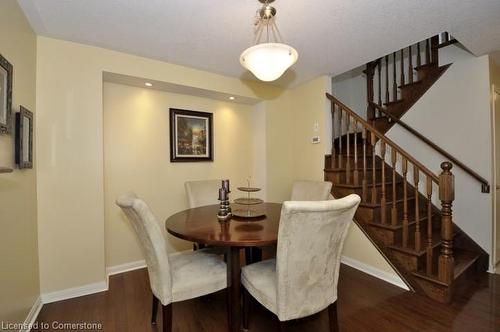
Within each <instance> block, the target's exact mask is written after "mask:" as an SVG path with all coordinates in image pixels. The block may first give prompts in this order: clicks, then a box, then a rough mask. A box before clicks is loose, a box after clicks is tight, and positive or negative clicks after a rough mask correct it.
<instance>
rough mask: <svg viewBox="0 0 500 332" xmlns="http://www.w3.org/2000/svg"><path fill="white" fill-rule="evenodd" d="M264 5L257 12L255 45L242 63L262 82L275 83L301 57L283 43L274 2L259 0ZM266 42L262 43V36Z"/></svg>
mask: <svg viewBox="0 0 500 332" xmlns="http://www.w3.org/2000/svg"><path fill="white" fill-rule="evenodd" d="M259 1H260V2H261V3H262V4H263V5H262V7H261V8H260V9H259V10H257V16H256V21H255V27H256V28H255V45H254V46H252V47H250V48H247V49H246V50H244V51H243V53H241V55H240V63H241V65H242V66H243V67H245V68H246V69H248V70H249V71H251V72H252V73H253V74H254V75H255V76H256V77H257V78H258V79H259V80H261V81H266V82H270V81H274V80H276V79H278V78H280V77H281V75H283V73H284V72H285V71H286V70H287V69H288V68H290V67H291V66H292V65H293V64H294V63H295V62H297V59H298V57H299V54H298V53H297V51H296V50H295V49H294V48H293V47H291V46H289V45H286V44H284V43H282V38H281V34H280V32H279V30H278V26H277V25H276V22H275V20H276V8H274V7H273V6H271V5H270V3H272V2H274V0H259ZM264 32H265V35H266V40H265V42H261V38H262V35H263V34H264Z"/></svg>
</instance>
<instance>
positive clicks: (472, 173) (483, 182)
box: [370, 101, 490, 193]
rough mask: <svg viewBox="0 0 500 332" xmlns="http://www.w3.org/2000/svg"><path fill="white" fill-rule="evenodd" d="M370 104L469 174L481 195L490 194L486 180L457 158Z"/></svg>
mask: <svg viewBox="0 0 500 332" xmlns="http://www.w3.org/2000/svg"><path fill="white" fill-rule="evenodd" d="M370 104H371V106H373V107H375V108H377V109H378V110H379V111H381V112H382V113H384V114H385V115H386V116H387V117H389V118H390V119H391V120H392V121H394V122H395V123H397V124H398V125H400V126H401V127H403V128H404V129H406V130H408V131H409V132H410V133H412V134H413V135H415V136H416V137H418V138H419V139H420V140H422V141H423V142H424V143H426V144H427V145H429V146H430V147H431V148H433V149H434V150H436V151H437V152H439V153H440V154H442V155H443V156H445V157H446V158H447V159H448V160H450V161H451V162H452V163H453V164H455V165H457V166H458V167H460V168H461V169H463V170H464V171H465V173H467V174H469V175H470V176H472V177H473V178H474V179H476V180H477V181H479V182H480V183H481V192H483V193H489V192H490V184H489V182H488V180H486V179H485V178H483V177H482V176H481V175H479V174H477V173H476V172H475V171H473V170H472V169H471V168H469V167H468V166H467V165H465V164H464V163H462V162H461V161H460V160H458V159H457V158H455V157H454V156H452V155H451V154H449V153H448V152H446V151H445V150H443V149H442V148H441V147H439V146H438V145H436V144H435V143H434V142H432V141H431V140H430V139H428V138H427V137H425V136H424V135H422V134H421V133H419V132H418V131H416V130H415V129H413V128H412V127H410V126H409V125H408V124H406V123H405V122H403V121H401V120H400V119H398V118H397V117H395V116H394V115H392V114H390V113H389V112H387V111H386V110H385V109H384V108H383V107H381V106H379V105H378V104H376V103H374V102H372V101H370Z"/></svg>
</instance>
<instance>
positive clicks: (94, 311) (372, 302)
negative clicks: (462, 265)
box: [33, 265, 500, 332]
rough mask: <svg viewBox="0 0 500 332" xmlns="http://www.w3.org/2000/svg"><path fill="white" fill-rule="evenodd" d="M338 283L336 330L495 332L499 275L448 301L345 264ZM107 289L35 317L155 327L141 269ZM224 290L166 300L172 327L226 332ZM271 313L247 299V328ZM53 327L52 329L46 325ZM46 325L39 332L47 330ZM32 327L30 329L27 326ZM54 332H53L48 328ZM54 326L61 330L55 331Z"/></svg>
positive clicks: (478, 280)
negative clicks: (249, 305)
mask: <svg viewBox="0 0 500 332" xmlns="http://www.w3.org/2000/svg"><path fill="white" fill-rule="evenodd" d="M340 275H341V276H340V282H339V300H338V301H339V302H338V315H339V325H340V330H341V331H347V332H349V331H356V332H365V331H366V332H379V331H384V332H385V331H397V332H421V331H425V332H445V331H446V332H448V331H458V332H461V331H464V332H466V331H467V332H470V331H472V332H482V331H485V332H490V331H491V332H493V331H500V276H498V275H489V274H486V273H485V274H483V275H475V276H473V277H472V278H471V280H470V281H469V282H468V287H467V288H464V289H463V290H461V291H460V293H458V294H456V296H455V298H454V301H453V302H452V303H451V304H449V305H446V304H442V303H438V302H435V301H433V300H430V299H428V298H426V297H423V296H420V295H418V294H414V293H410V292H406V291H404V290H402V289H400V288H398V287H395V286H393V285H390V284H388V283H386V282H383V281H381V280H379V279H376V278H374V277H371V276H369V275H367V274H364V273H362V272H360V271H358V270H355V269H352V268H350V267H347V266H344V265H343V266H342V268H341V274H340ZM109 286H110V289H109V291H107V292H103V293H99V294H94V295H89V296H83V297H80V298H76V299H71V300H66V301H61V302H57V303H51V304H47V305H45V306H44V307H43V309H42V311H41V312H40V315H39V317H38V321H40V322H47V323H49V324H52V322H53V321H58V322H100V323H102V324H103V330H104V331H109V332H115V331H116V332H124V331H130V332H132V331H134V332H141V331H144V332H159V331H161V327H162V321H161V314H158V324H157V325H156V326H155V325H151V324H150V317H151V301H152V294H151V290H150V288H149V281H148V276H147V271H146V270H145V269H142V270H137V271H132V272H127V273H124V274H120V275H115V276H111V277H110V284H109ZM225 301H226V295H225V292H224V291H221V292H218V293H216V294H213V295H210V296H205V297H202V298H198V299H193V300H189V301H184V302H179V303H174V304H173V331H175V332H190V331H193V332H194V331H196V332H203V331H206V332H219V331H227V319H226V302H225ZM277 326H278V325H277V318H276V317H275V316H274V315H273V314H272V313H270V312H269V311H267V310H265V309H264V308H263V307H262V306H260V305H258V304H255V303H254V304H253V308H252V312H251V316H250V331H257V332H271V331H276V330H277ZM52 330H53V329H52ZM52 330H51V329H49V330H45V331H52ZM33 331H35V330H33ZM54 331H55V330H54ZM57 331H61V330H57ZM287 331H290V332H303V331H311V332H312V331H314V332H316V331H328V313H327V311H326V310H325V311H323V312H320V313H318V314H316V315H313V316H311V317H308V318H305V319H300V320H297V321H293V322H291V323H290V324H288V326H287Z"/></svg>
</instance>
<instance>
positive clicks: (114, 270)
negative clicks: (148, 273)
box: [106, 259, 146, 277]
mask: <svg viewBox="0 0 500 332" xmlns="http://www.w3.org/2000/svg"><path fill="white" fill-rule="evenodd" d="M145 267H146V261H145V260H144V259H142V260H140V261H135V262H130V263H125V264H120V265H115V266H110V267H108V268H106V274H107V275H108V277H109V276H112V275H115V274H119V273H124V272H128V271H133V270H138V269H142V268H145Z"/></svg>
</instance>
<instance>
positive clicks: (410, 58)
mask: <svg viewBox="0 0 500 332" xmlns="http://www.w3.org/2000/svg"><path fill="white" fill-rule="evenodd" d="M408 81H409V83H413V54H412V51H411V45H410V46H408Z"/></svg>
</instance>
